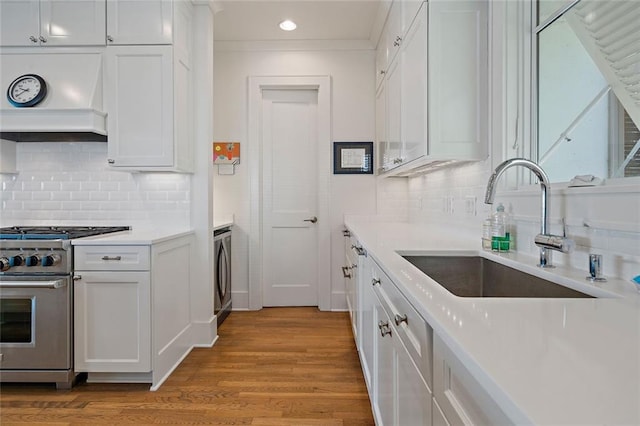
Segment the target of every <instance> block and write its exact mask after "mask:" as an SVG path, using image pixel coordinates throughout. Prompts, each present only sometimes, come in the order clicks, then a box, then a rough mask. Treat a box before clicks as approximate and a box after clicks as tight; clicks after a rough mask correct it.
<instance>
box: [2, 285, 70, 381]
mask: <svg viewBox="0 0 640 426" xmlns="http://www.w3.org/2000/svg"><path fill="white" fill-rule="evenodd" d="M70 284H71V280H70V277H69V276H68V275H66V276H48V277H33V276H31V277H23V276H20V277H16V276H11V277H8V276H1V277H0V368H1V369H3V370H12V369H16V370H38V369H47V370H54V369H69V368H71V363H72V347H71V342H72V334H71V315H72V311H71V306H72V299H71V297H72V296H71V285H70Z"/></svg>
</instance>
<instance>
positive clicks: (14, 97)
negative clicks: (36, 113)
mask: <svg viewBox="0 0 640 426" xmlns="http://www.w3.org/2000/svg"><path fill="white" fill-rule="evenodd" d="M46 94H47V83H46V82H45V81H44V79H43V78H42V77H40V76H39V75H36V74H25V75H22V76H20V77H18V78H16V79H15V80H13V82H12V83H11V84H10V85H9V89H8V90H7V99H8V100H9V102H10V103H11V105H13V106H15V107H32V106H35V105H37V104H39V103H40V102H41V101H42V100H43V99H44V97H45V96H46Z"/></svg>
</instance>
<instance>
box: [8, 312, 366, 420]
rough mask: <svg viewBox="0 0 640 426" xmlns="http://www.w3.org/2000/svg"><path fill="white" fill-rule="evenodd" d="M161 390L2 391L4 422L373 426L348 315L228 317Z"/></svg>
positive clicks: (28, 387)
mask: <svg viewBox="0 0 640 426" xmlns="http://www.w3.org/2000/svg"><path fill="white" fill-rule="evenodd" d="M218 334H219V336H220V338H219V339H218V342H217V343H216V344H215V345H214V347H213V348H210V349H200V348H199V349H194V350H193V351H191V353H190V354H189V356H188V357H187V358H186V359H185V360H184V361H183V362H182V364H181V365H180V366H179V367H178V368H177V369H176V370H175V371H174V372H173V374H172V375H171V377H169V379H168V380H167V381H166V382H165V383H164V384H163V385H162V387H161V388H160V389H159V390H158V391H156V392H150V391H149V390H148V389H149V386H148V385H141V384H88V383H80V384H78V385H76V386H75V387H74V388H72V389H71V390H67V391H58V390H56V389H55V386H53V385H46V384H24V385H18V384H3V385H2V386H0V424H2V425H3V426H5V425H7V426H8V425H12V424H25V423H28V424H56V425H71V424H73V425H79V424H112V425H116V424H117V425H120V424H136V425H142V424H158V423H162V424H213V425H264V426H287V425H295V426H305V425H322V426H324V425H327V426H332V425H373V424H374V422H373V417H372V414H371V406H370V403H369V399H368V395H367V390H366V386H365V384H364V378H363V375H362V370H361V368H360V363H359V360H358V354H357V352H356V348H355V344H354V342H353V337H352V334H351V329H350V323H349V315H348V314H347V313H343V312H338V313H336V312H320V311H318V310H317V309H316V308H267V309H263V310H261V311H252V312H239V311H235V312H232V313H231V314H230V315H229V317H228V318H227V320H226V321H225V322H224V323H223V324H222V326H221V327H220V329H219V330H218Z"/></svg>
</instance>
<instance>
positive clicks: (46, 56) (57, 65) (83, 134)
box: [0, 48, 107, 142]
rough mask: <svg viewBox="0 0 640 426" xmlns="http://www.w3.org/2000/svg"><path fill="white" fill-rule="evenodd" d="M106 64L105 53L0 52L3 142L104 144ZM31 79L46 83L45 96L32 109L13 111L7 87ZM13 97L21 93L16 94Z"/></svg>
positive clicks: (0, 128) (43, 50)
mask: <svg viewBox="0 0 640 426" xmlns="http://www.w3.org/2000/svg"><path fill="white" fill-rule="evenodd" d="M102 61H103V57H102V52H89V51H78V52H73V53H69V52H68V51H67V52H60V51H59V50H58V51H54V50H52V49H50V48H48V49H45V48H42V49H39V48H34V49H21V50H19V51H7V50H4V51H0V84H1V85H2V86H1V88H2V92H3V93H2V97H1V100H0V138H1V139H7V140H12V141H16V142H39V141H103V142H104V141H106V140H107V136H106V135H107V127H106V124H107V123H106V116H107V114H106V113H105V112H104V108H103V97H102ZM27 74H35V75H37V76H39V77H41V78H42V79H43V80H44V81H45V82H46V89H47V93H46V96H45V97H44V98H43V99H42V101H41V102H39V103H38V104H37V105H34V106H31V107H17V106H14V105H12V103H11V102H10V101H9V86H11V84H12V82H14V81H15V80H16V79H17V78H19V77H20V76H24V75H27ZM22 90H24V89H22ZM14 93H16V94H18V95H20V94H21V93H22V92H21V89H17V90H16V91H14Z"/></svg>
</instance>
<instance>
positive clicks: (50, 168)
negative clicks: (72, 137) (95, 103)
mask: <svg viewBox="0 0 640 426" xmlns="http://www.w3.org/2000/svg"><path fill="white" fill-rule="evenodd" d="M16 163H17V170H18V171H19V173H17V174H2V175H0V183H1V185H2V192H1V193H0V201H1V202H2V209H1V212H0V213H1V214H0V224H1V225H2V226H9V225H30V224H31V225H65V224H68V225H84V224H88V225H106V224H108V225H114V224H121V225H131V226H136V227H144V228H148V227H160V226H165V227H167V226H168V227H171V228H187V227H189V215H190V206H191V201H190V198H191V195H190V191H191V179H190V176H189V175H182V174H176V173H151V174H145V173H140V174H134V173H129V172H121V171H117V170H114V169H113V168H112V167H109V166H108V165H107V144H106V143H104V142H28V143H27V142H23V143H18V144H16Z"/></svg>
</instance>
